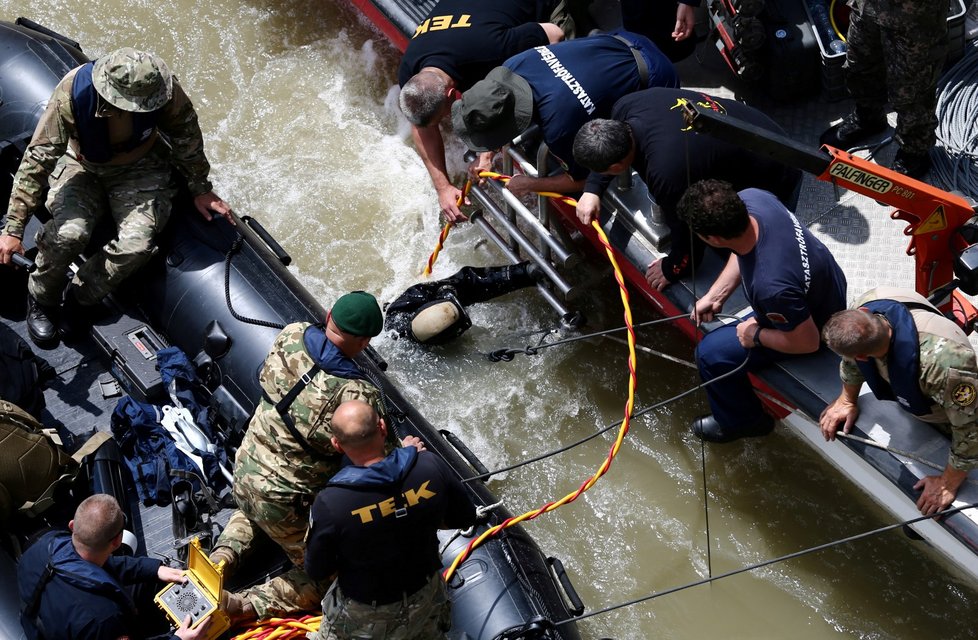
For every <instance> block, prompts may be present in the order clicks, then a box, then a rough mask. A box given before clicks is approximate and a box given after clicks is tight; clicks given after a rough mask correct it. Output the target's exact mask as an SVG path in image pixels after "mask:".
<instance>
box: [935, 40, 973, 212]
mask: <svg viewBox="0 0 978 640" xmlns="http://www.w3.org/2000/svg"><path fill="white" fill-rule="evenodd" d="M937 146H939V147H941V148H943V149H944V151H945V152H946V153H937V154H934V165H933V168H932V169H931V179H932V180H933V181H934V183H935V185H936V186H938V187H940V188H942V189H945V190H947V191H960V192H961V193H963V194H964V195H966V196H969V197H971V198H973V199H975V200H978V41H972V42H971V43H969V46H968V47H966V48H965V53H964V56H963V57H962V58H961V60H960V61H958V63H957V64H955V65H954V66H953V67H951V69H950V70H949V71H948V72H947V73H946V74H945V75H944V77H943V78H941V81H940V84H939V85H938V95H937Z"/></svg>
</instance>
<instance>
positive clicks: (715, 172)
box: [574, 87, 801, 290]
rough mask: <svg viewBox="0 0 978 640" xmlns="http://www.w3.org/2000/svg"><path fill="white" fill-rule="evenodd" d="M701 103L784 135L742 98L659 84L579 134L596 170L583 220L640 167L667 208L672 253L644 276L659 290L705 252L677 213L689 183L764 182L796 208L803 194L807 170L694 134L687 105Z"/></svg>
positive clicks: (584, 161) (579, 154)
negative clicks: (615, 183)
mask: <svg viewBox="0 0 978 640" xmlns="http://www.w3.org/2000/svg"><path fill="white" fill-rule="evenodd" d="M690 103H691V104H696V105H699V106H701V107H703V108H709V109H712V110H714V111H716V112H719V113H724V114H727V115H729V116H731V117H733V118H737V119H739V120H743V121H745V122H748V123H750V124H752V125H755V126H758V127H761V128H764V129H767V130H769V131H773V132H775V133H780V134H784V130H783V129H782V128H781V127H779V126H778V125H777V124H776V123H775V122H774V121H773V120H771V119H770V118H768V117H767V116H766V115H764V114H763V113H762V112H760V111H758V110H757V109H754V108H753V107H749V106H747V105H745V104H743V103H741V102H738V101H736V100H733V99H727V98H716V97H714V96H710V95H707V94H705V93H701V92H699V91H688V90H685V89H669V88H662V87H656V88H652V89H646V90H645V91H637V92H635V93H631V94H629V95H627V96H625V97H623V98H622V99H620V100H619V101H618V102H616V103H615V106H614V108H613V109H612V111H611V119H609V120H604V119H596V120H591V121H590V122H587V123H585V124H584V126H583V127H581V130H580V131H578V133H577V135H576V136H575V138H574V159H575V160H576V161H577V163H578V164H580V165H582V166H584V167H587V168H588V169H590V170H591V174H590V175H589V176H588V178H587V182H586V183H585V186H584V194H583V195H582V196H581V197H580V198H579V199H578V202H577V217H578V218H579V219H580V220H581V222H582V223H584V224H590V223H591V220H592V219H594V218H595V217H597V215H598V214H599V213H600V211H601V194H602V192H603V191H604V190H605V188H606V187H607V186H608V184H609V183H610V182H611V180H612V177H613V176H616V175H619V174H621V173H623V172H625V171H630V170H631V169H635V171H637V172H638V174H639V176H641V178H642V180H644V181H645V184H646V186H648V188H649V194H650V195H651V196H652V197H653V198H654V199H655V203H656V204H657V205H658V206H659V207H660V208H661V210H662V213H663V214H664V216H665V220H666V223H667V224H668V225H669V229H670V236H669V238H670V247H669V255H667V256H665V257H664V258H660V259H658V260H656V261H654V262H653V263H651V264H650V265H648V270H647V271H646V274H645V277H646V279H647V280H648V282H649V284H650V285H651V286H653V287H655V288H656V289H659V290H662V289H665V288H666V287H667V286H669V284H671V283H673V282H676V280H678V279H679V278H681V277H683V276H685V275H687V274H688V273H689V271H690V269H691V268H692V265H693V264H695V263H696V262H698V261H699V259H700V258H701V257H702V255H703V246H704V245H703V243H702V242H700V241H698V240H695V239H693V238H691V237H690V236H691V234H690V231H689V227H687V226H686V224H685V223H683V222H682V220H680V219H679V216H678V215H677V214H676V205H677V204H678V203H679V198H680V197H682V195H683V192H684V191H685V190H686V187H687V186H688V185H689V184H691V183H693V182H697V181H698V180H703V179H705V178H716V179H718V180H725V181H727V182H730V183H731V184H732V185H733V188H734V189H735V190H737V191H739V190H741V189H746V188H748V187H757V188H758V189H764V190H766V191H770V192H772V193H774V195H776V196H777V197H778V198H779V199H780V200H781V201H782V202H783V203H785V204H786V205H787V206H788V208H789V209H793V208H794V206H795V204H796V202H797V199H798V187H799V185H800V184H801V171H799V170H798V169H793V168H791V167H787V166H785V165H783V164H781V163H780V162H776V161H775V160H772V159H771V158H769V157H767V156H764V155H759V154H756V153H752V152H750V151H748V150H746V149H744V148H743V147H741V146H739V145H735V144H731V143H729V142H724V141H722V140H719V139H717V138H714V137H712V136H708V135H702V134H696V133H693V132H690V131H687V127H686V124H685V122H684V120H683V112H682V106H683V105H684V104H690Z"/></svg>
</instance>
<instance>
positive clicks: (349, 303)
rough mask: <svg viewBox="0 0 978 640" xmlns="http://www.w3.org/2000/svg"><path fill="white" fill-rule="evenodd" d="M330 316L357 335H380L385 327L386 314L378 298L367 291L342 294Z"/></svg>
mask: <svg viewBox="0 0 978 640" xmlns="http://www.w3.org/2000/svg"><path fill="white" fill-rule="evenodd" d="M330 316H331V317H332V318H333V322H335V323H336V326H337V327H339V328H340V329H342V330H343V331H345V332H346V333H350V334H353V335H355V336H370V337H371V338H372V337H374V336H376V335H378V334H379V333H380V332H381V330H382V329H383V328H384V314H383V313H381V311H380V305H379V304H377V298H375V297H373V296H372V295H370V294H369V293H367V292H366V291H353V292H352V293H348V294H346V295H343V296H340V299H339V300H337V301H336V303H335V304H334V305H333V308H332V309H331V310H330Z"/></svg>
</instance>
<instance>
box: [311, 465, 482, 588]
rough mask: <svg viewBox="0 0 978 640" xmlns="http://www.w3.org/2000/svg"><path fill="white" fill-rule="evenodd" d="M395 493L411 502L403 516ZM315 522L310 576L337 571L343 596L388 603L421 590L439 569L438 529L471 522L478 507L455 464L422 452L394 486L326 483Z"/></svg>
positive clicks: (313, 516)
mask: <svg viewBox="0 0 978 640" xmlns="http://www.w3.org/2000/svg"><path fill="white" fill-rule="evenodd" d="M392 455H393V454H392ZM388 458H390V456H388ZM366 468H367V469H370V468H371V467H366ZM395 494H398V495H399V494H403V496H404V503H405V504H406V515H404V516H403V517H400V518H399V517H396V515H395V513H394V510H395V509H396V508H397V503H396V502H395V500H394V499H393V498H392V496H394V495H395ZM310 521H311V524H310V529H309V537H308V540H307V542H306V560H305V565H306V573H308V574H309V575H310V577H312V578H313V579H315V580H321V579H323V578H325V577H327V576H329V575H331V574H332V573H334V572H339V576H338V578H337V579H338V580H339V585H340V588H341V589H342V590H343V593H344V594H346V595H348V596H349V597H351V598H353V599H354V600H356V601H357V602H363V603H370V602H374V601H376V602H377V603H378V604H388V603H390V602H394V601H396V600H400V599H401V597H402V594H403V593H407V594H411V593H414V592H415V591H417V590H418V589H420V588H421V587H423V586H424V584H425V583H426V582H427V581H428V579H429V578H430V577H431V576H432V574H434V573H435V572H436V571H438V570H439V569H440V568H441V558H440V557H439V556H438V538H437V535H436V531H437V530H438V529H440V528H457V527H467V526H469V525H471V524H473V523H474V522H475V507H474V506H473V505H472V501H471V500H470V499H469V497H468V495H467V493H466V490H465V487H463V486H462V483H461V482H460V481H459V479H458V477H457V476H456V475H455V473H454V472H453V471H452V469H451V468H450V467H449V466H448V465H447V464H446V463H445V462H443V461H442V459H441V458H439V457H438V456H437V455H436V454H434V453H432V452H430V451H422V452H421V453H419V454H418V457H417V460H416V461H415V463H414V465H413V467H411V469H410V470H409V471H408V472H407V475H405V476H403V480H402V481H401V482H400V486H399V487H398V488H396V489H395V488H394V487H392V486H391V485H386V486H384V485H367V486H357V487H349V486H333V485H328V486H327V487H326V488H325V489H323V490H322V491H321V492H320V493H319V495H318V496H316V501H315V502H314V503H313V505H312V510H311V512H310Z"/></svg>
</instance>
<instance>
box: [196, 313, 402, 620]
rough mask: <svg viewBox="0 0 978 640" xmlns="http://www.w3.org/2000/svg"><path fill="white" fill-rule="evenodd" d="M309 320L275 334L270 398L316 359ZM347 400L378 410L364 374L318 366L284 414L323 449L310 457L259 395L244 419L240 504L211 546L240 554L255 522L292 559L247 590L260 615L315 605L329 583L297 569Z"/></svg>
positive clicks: (266, 379) (266, 376)
mask: <svg viewBox="0 0 978 640" xmlns="http://www.w3.org/2000/svg"><path fill="white" fill-rule="evenodd" d="M308 326H309V324H308V323H302V322H299V323H293V324H290V325H288V326H287V327H285V329H283V330H282V332H281V333H280V334H279V335H278V337H277V338H276V339H275V343H274V344H273V345H272V348H271V352H270V353H269V354H268V357H267V358H266V359H265V364H264V366H263V367H262V370H261V372H260V374H259V376H258V379H259V382H260V383H261V386H262V388H263V389H264V390H265V393H267V394H268V397H269V398H270V399H271V400H272V402H278V401H280V400H281V399H282V398H283V397H284V396H285V395H286V394H287V393H288V392H289V390H290V389H292V387H293V386H295V384H296V382H298V381H299V377H300V376H302V375H304V374H305V373H306V372H307V371H309V369H311V368H312V366H313V364H314V363H313V360H312V358H311V357H310V356H309V354H308V353H307V352H306V349H305V346H304V345H303V341H302V336H303V333H304V332H305V330H306V328H307V327H308ZM348 400H362V401H363V402H366V403H368V404H370V405H371V406H372V407H373V408H374V409H375V410H376V411H377V412H378V413H379V414H381V415H382V414H383V413H384V412H383V402H382V400H381V396H380V391H378V389H377V388H376V387H375V386H373V385H372V384H370V383H369V382H367V381H365V380H347V379H344V378H339V377H336V376H333V375H330V374H328V373H326V372H320V373H319V374H318V375H316V376H315V377H314V378H313V379H312V381H311V382H310V383H309V384H308V386H306V388H305V389H303V391H302V393H300V394H299V395H298V397H297V398H296V400H295V402H294V403H293V404H292V407H291V409H290V410H289V414H290V415H291V416H292V419H293V421H294V422H295V427H296V429H297V430H298V431H299V433H300V434H302V436H303V437H304V438H305V439H306V441H307V442H308V443H309V445H310V446H311V447H312V448H313V449H316V450H318V451H321V452H322V456H321V457H320V458H316V459H310V457H309V455H308V454H307V453H306V452H305V450H303V448H302V445H300V444H299V443H298V442H297V441H296V439H295V438H294V437H293V436H292V434H291V433H289V430H288V428H287V427H286V426H285V423H284V422H283V421H282V418H281V416H280V415H279V414H278V412H277V411H276V410H275V406H274V404H272V403H269V402H268V400H265V399H263V400H262V402H261V404H260V405H259V407H258V408H257V409H256V410H255V415H254V416H253V417H252V418H251V422H249V423H248V430H247V432H246V433H245V436H244V439H243V440H242V442H241V446H240V447H239V448H238V453H237V457H236V459H235V464H234V498H235V500H236V502H237V504H238V509H239V511H236V512H235V513H234V514H233V515H232V517H231V520H230V522H229V523H228V526H227V527H226V528H225V529H224V532H223V533H222V534H221V536H220V538H219V539H218V541H217V543H216V545H215V547H221V546H224V547H228V548H229V549H231V550H232V551H233V552H234V553H235V554H236V555H237V556H238V557H239V558H240V557H241V556H243V555H245V554H246V553H247V552H248V551H249V549H250V547H251V546H252V542H253V540H254V537H255V534H256V533H257V532H256V529H255V527H258V528H259V529H261V531H263V532H264V533H265V534H267V535H268V537H269V538H271V539H272V540H273V541H275V542H276V543H277V544H278V545H279V546H281V547H282V549H283V550H284V551H285V552H286V554H287V555H288V557H289V560H290V561H291V562H292V564H293V565H295V566H294V567H293V568H292V569H290V570H289V571H287V572H285V573H283V574H282V575H280V576H278V577H276V578H274V579H272V580H271V581H269V582H267V583H265V584H262V585H258V586H257V587H254V588H252V589H249V590H248V591H247V592H245V595H246V596H247V597H248V599H249V600H250V601H251V603H252V604H253V605H254V607H255V610H256V611H257V612H258V617H259V618H267V617H269V616H272V615H281V614H285V613H289V612H291V611H311V610H316V609H318V607H319V604H320V601H321V600H322V597H323V594H324V593H325V591H326V588H327V587H328V583H319V582H316V581H314V580H312V579H311V578H310V577H309V576H307V575H306V573H305V571H304V570H303V569H302V567H303V566H304V559H305V541H304V538H305V535H306V529H307V528H308V526H309V507H310V506H311V505H312V502H313V500H314V499H315V497H316V494H317V493H318V492H319V491H320V490H321V489H322V488H323V487H324V486H325V484H326V482H327V481H328V480H329V479H330V478H331V477H333V475H335V474H336V472H337V471H339V469H340V462H341V459H342V456H341V455H340V454H339V453H338V452H337V451H336V450H335V449H334V448H333V445H332V443H331V442H330V438H332V435H333V434H332V430H331V428H330V424H329V421H330V419H331V418H332V417H333V412H334V411H335V410H336V408H337V407H338V406H339V405H340V404H342V403H343V402H346V401H348Z"/></svg>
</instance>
